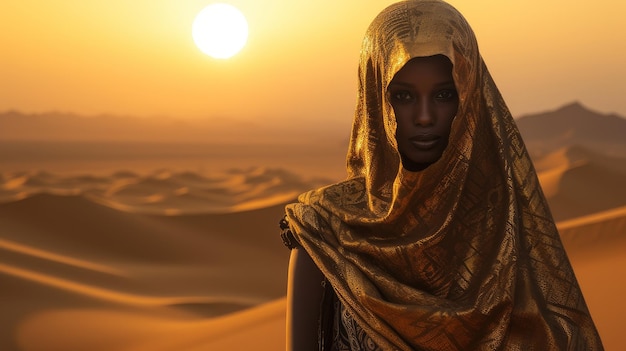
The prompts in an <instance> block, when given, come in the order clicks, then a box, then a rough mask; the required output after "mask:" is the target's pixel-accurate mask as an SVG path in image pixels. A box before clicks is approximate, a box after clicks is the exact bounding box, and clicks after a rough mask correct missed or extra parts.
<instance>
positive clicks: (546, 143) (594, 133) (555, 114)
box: [516, 102, 626, 158]
mask: <svg viewBox="0 0 626 351" xmlns="http://www.w3.org/2000/svg"><path fill="white" fill-rule="evenodd" d="M516 122H517V125H518V127H519V130H520V132H521V133H522V137H523V138H524V142H525V143H526V146H527V147H528V149H529V150H530V152H531V154H532V155H533V156H534V157H540V156H543V155H546V154H548V153H551V152H554V151H556V150H558V149H561V148H563V147H568V146H575V145H578V146H582V147H584V148H586V149H590V150H594V151H596V152H600V153H602V154H605V155H611V156H617V157H624V158H626V119H625V118H623V117H620V116H618V115H615V114H602V113H598V112H594V111H592V110H590V109H588V108H586V107H585V106H583V105H581V104H580V103H578V102H574V103H571V104H569V105H566V106H563V107H561V108H559V109H556V110H554V111H549V112H544V113H538V114H532V115H527V116H523V117H521V118H519V119H518V120H517V121H516Z"/></svg>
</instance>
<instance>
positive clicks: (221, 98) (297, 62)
mask: <svg viewBox="0 0 626 351" xmlns="http://www.w3.org/2000/svg"><path fill="white" fill-rule="evenodd" d="M223 2H228V3H231V4H233V5H235V6H237V7H239V9H240V10H241V11H242V12H244V14H245V15H246V16H247V18H248V22H249V26H250V36H249V39H248V45H247V46H246V47H245V48H244V49H243V51H242V52H240V53H239V54H238V55H236V56H235V57H233V58H231V59H229V60H216V59H212V58H210V57H208V56H205V55H204V54H202V53H201V52H200V51H199V50H198V49H197V48H196V47H195V45H194V43H193V41H192V38H191V23H192V21H193V19H194V16H195V15H196V14H197V13H198V11H200V10H201V9H202V8H203V7H204V6H206V5H208V4H210V3H212V1H209V0H203V1H201V0H189V1H181V0H132V1H128V0H107V1H104V0H102V1H74V0H55V1H48V0H3V1H2V3H1V4H0V32H1V33H2V35H1V36H0V45H1V47H2V53H1V55H0V82H1V84H0V111H4V110H8V109H17V110H20V111H23V112H46V111H50V110H59V111H67V112H75V113H79V114H85V115H95V114H101V113H110V114H117V115H136V116H155V115H168V116H175V117H194V118H195V117H201V118H237V119H246V118H254V119H268V118H276V119H289V120H293V119H295V118H297V119H305V120H306V121H311V120H313V121H322V122H326V121H331V120H332V121H340V123H343V124H349V123H350V122H351V118H352V113H353V108H354V97H355V91H356V64H357V60H358V51H359V46H360V42H361V38H362V35H363V33H364V31H365V29H366V27H367V25H368V24H369V22H370V21H371V19H372V18H373V17H374V16H375V15H376V14H377V13H378V12H379V11H380V10H381V9H382V8H384V7H385V6H386V5H388V4H390V3H392V2H394V1H389V0H388V1H384V0H368V1H363V0H341V1H336V0H315V1H313V0H298V1H293V0H263V1H259V0H232V1H228V0H224V1H223ZM450 2H451V3H452V4H453V5H454V6H456V7H457V8H458V9H459V10H460V11H461V12H462V13H463V14H464V15H465V16H466V18H467V19H468V21H469V22H470V24H471V25H472V27H473V28H474V30H475V32H476V34H477V36H478V40H479V45H480V48H481V51H482V54H483V57H484V58H485V60H486V62H487V66H488V67H489V69H490V71H491V72H492V74H493V76H494V78H495V80H496V83H497V84H498V86H499V87H500V89H501V91H502V93H503V95H504V97H505V100H506V101H507V102H508V104H509V107H510V108H511V110H512V112H513V114H514V115H516V116H519V115H521V114H524V113H531V112H538V111H543V110H546V109H552V108H556V107H559V106H560V105H562V104H564V103H568V102H570V101H573V100H576V99H578V100H580V101H582V102H583V103H584V104H586V105H587V106H588V107H590V108H592V109H596V110H599V111H603V112H617V113H619V114H621V115H623V116H626V99H625V98H624V97H623V94H624V93H625V92H626V67H625V66H624V62H626V45H624V43H626V24H625V22H624V21H623V19H622V16H623V14H624V13H625V12H626V3H624V2H619V1H614V0H596V1H594V2H588V1H584V2H583V1H571V0H550V1H539V0H532V1H527V0H524V1H522V0H507V1H502V0H451V1H450Z"/></svg>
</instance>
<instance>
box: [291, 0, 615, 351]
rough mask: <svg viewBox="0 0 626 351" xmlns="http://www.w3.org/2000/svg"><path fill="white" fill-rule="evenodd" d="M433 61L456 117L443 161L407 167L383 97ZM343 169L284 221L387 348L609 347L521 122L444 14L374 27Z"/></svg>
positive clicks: (465, 35)
mask: <svg viewBox="0 0 626 351" xmlns="http://www.w3.org/2000/svg"><path fill="white" fill-rule="evenodd" d="M432 55H445V56H447V57H448V58H449V59H450V61H451V62H452V63H453V77H454V80H455V85H456V87H457V91H458V95H459V108H458V112H457V116H456V118H455V120H454V122H453V126H452V131H451V134H450V140H449V145H448V147H447V148H446V150H445V152H444V153H443V155H442V157H441V158H440V159H439V160H438V161H437V162H436V163H434V164H432V165H430V166H429V167H428V168H426V169H425V170H423V171H420V172H410V171H407V170H405V169H404V168H403V167H402V165H401V160H400V155H399V153H398V148H397V143H396V140H395V128H396V121H395V117H394V113H393V109H392V107H391V105H390V104H389V102H388V100H387V99H386V88H387V86H388V84H389V82H390V81H391V79H392V78H393V76H394V74H395V73H396V72H398V70H400V69H401V68H402V67H403V65H404V64H406V63H407V62H408V61H409V60H410V59H411V58H414V57H424V56H432ZM347 171H348V178H347V180H345V181H343V182H340V183H337V184H333V185H330V186H327V187H324V188H321V189H317V190H313V191H310V192H307V193H305V194H302V195H301V196H300V197H299V199H298V203H295V204H290V205H288V206H287V208H286V213H287V219H288V222H289V226H290V228H291V231H292V232H293V234H294V237H295V239H296V240H297V241H298V243H299V244H300V245H301V246H302V247H303V248H304V249H305V250H306V251H307V252H308V254H309V255H310V256H311V258H312V259H313V261H314V262H315V264H316V265H317V266H318V267H319V268H320V270H321V271H322V273H323V274H324V275H325V277H326V278H327V279H328V281H329V282H330V283H331V284H332V287H333V288H334V290H335V292H336V294H337V297H338V298H339V300H340V301H341V304H342V305H343V306H344V308H345V310H346V312H347V313H349V314H350V316H352V318H353V319H354V321H355V322H356V323H358V325H360V326H361V327H362V328H363V330H364V331H365V332H366V333H367V335H368V336H369V337H371V339H372V340H373V341H374V342H375V343H376V344H377V345H379V346H380V347H381V348H382V349H384V350H446V351H449V350H602V349H603V348H602V344H601V341H600V338H599V336H598V333H597V331H596V328H595V326H594V324H593V321H592V319H591V317H590V314H589V311H588V309H587V306H586V304H585V301H584V299H583V295H582V294H581V291H580V288H579V286H578V283H577V281H576V278H575V276H574V273H573V270H572V267H571V265H570V262H569V260H568V258H567V255H566V253H565V251H564V249H563V245H562V243H561V241H560V238H559V234H558V232H557V229H556V226H555V224H554V220H553V219H552V216H551V214H550V211H549V208H548V206H547V203H546V200H545V197H544V195H543V193H542V190H541V187H540V185H539V182H538V179H537V175H536V172H535V170H534V168H533V165H532V163H531V160H530V158H529V156H528V153H527V151H526V149H525V146H524V144H523V141H522V139H521V137H520V134H519V132H518V129H517V127H516V125H515V122H514V120H513V118H512V117H511V114H510V113H509V110H508V108H507V107H506V104H505V102H504V101H503V99H502V97H501V95H500V93H499V91H498V89H497V88H496V85H495V84H494V82H493V80H492V77H491V76H490V74H489V72H488V71H487V68H486V66H485V64H484V62H483V59H482V58H481V56H480V53H479V51H478V46H477V43H476V39H475V36H474V34H473V32H472V30H471V28H470V26H469V25H468V23H467V22H466V20H465V19H464V18H463V16H462V15H461V14H459V13H458V12H457V11H456V10H455V9H454V8H453V7H452V6H450V5H448V4H447V3H445V2H442V1H438V0H423V1H404V2H400V3H397V4H394V5H391V6H390V7H388V8H387V9H385V10H384V11H383V12H381V14H379V15H378V16H377V17H376V18H375V19H374V21H373V22H372V24H371V25H370V27H369V28H368V30H367V33H366V36H365V38H364V41H363V44H362V50H361V58H360V63H359V91H358V100H357V107H356V112H355V116H354V124H353V130H352V135H351V140H350V146H349V150H348V155H347Z"/></svg>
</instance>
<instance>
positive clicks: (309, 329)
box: [287, 247, 324, 351]
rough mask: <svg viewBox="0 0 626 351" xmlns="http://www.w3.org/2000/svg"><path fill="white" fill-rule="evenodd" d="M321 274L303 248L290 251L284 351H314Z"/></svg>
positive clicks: (316, 336) (320, 296)
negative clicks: (285, 348) (285, 344)
mask: <svg viewBox="0 0 626 351" xmlns="http://www.w3.org/2000/svg"><path fill="white" fill-rule="evenodd" d="M323 280H324V275H323V274H322V272H320V270H319V269H318V268H317V266H316V265H315V263H313V260H311V257H309V254H308V253H307V252H306V251H305V250H304V249H303V248H302V247H296V248H294V249H292V250H291V257H290V258H289V278H288V283H287V351H317V350H318V349H319V348H318V335H317V333H318V326H319V324H318V323H319V318H320V303H321V301H322V298H323V292H324V288H323V286H322V281H323Z"/></svg>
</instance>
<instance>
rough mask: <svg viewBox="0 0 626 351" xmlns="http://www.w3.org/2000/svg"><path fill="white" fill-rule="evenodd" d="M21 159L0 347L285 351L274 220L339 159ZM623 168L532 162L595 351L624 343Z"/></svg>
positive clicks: (10, 166) (568, 153)
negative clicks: (591, 328)
mask: <svg viewBox="0 0 626 351" xmlns="http://www.w3.org/2000/svg"><path fill="white" fill-rule="evenodd" d="M329 150H330V149H329ZM103 153H104V152H103ZM336 153H337V154H342V153H343V149H342V148H341V147H339V146H338V147H337V150H336ZM328 154H331V152H330V151H329V153H328ZM27 156H28V155H26V156H25V157H24V158H19V157H17V156H16V157H15V159H16V160H18V161H19V162H18V161H15V162H13V163H4V164H3V165H2V167H1V168H0V286H1V287H2V289H1V290H0V301H2V302H1V310H2V313H0V350H3V351H4V350H8V351H12V350H20V351H22V350H23V351H32V350H42V351H43V350H45V351H51V350H64V351H71V350H95V351H97V350H122V351H125V350H128V351H131V350H133V351H138V350H145V351H158V350H162V351H186V350H231V351H234V350H260V351H263V350H282V349H284V338H285V331H284V323H285V300H284V295H285V284H286V272H287V262H288V254H289V253H288V251H287V250H286V249H285V248H284V247H283V246H282V244H281V242H280V239H279V237H278V229H277V222H278V220H279V219H280V218H281V217H282V213H283V206H284V203H286V202H289V201H292V200H293V199H294V197H295V196H296V195H297V194H299V193H300V192H303V191H305V190H307V189H310V188H313V187H317V186H320V185H321V184H326V183H328V182H331V181H337V180H340V179H341V177H342V173H341V169H342V167H343V164H342V161H341V160H340V159H341V157H337V159H338V160H339V161H338V160H337V159H330V158H327V157H319V156H316V157H317V158H316V157H313V156H312V157H311V158H305V159H302V158H297V157H293V158H292V159H291V161H293V162H291V163H290V162H283V163H282V164H281V163H280V162H277V161H276V158H263V157H261V156H263V155H262V154H259V155H257V156H255V157H252V158H248V159H246V158H244V157H241V158H238V159H237V160H238V161H234V159H227V160H224V159H222V160H215V159H212V160H210V162H209V161H207V157H208V156H207V155H204V156H202V155H201V156H202V157H200V156H198V155H194V156H189V155H188V156H187V157H176V156H175V155H173V156H171V157H170V158H165V159H159V158H151V159H150V158H143V159H142V158H140V157H139V158H138V159H137V160H132V159H131V160H129V159H125V160H120V161H119V162H116V161H115V160H116V158H115V156H114V155H109V156H110V157H105V158H103V159H101V160H100V162H99V161H98V160H97V159H96V160H94V159H88V158H80V157H75V156H74V157H66V158H59V157H57V161H59V162H50V163H46V162H44V161H41V160H36V159H32V157H31V159H30V161H29V158H28V157H27ZM172 160H176V162H173V163H172V164H174V165H175V166H171V167H168V166H167V165H169V164H170V163H169V162H170V161H172ZM61 161H62V162H61ZM148 161H149V162H148ZM298 162H299V163H298ZM133 164H134V165H135V166H133ZM164 165H165V166H164ZM258 165H263V167H259V166H258ZM268 165H269V166H268ZM331 165H332V166H331ZM623 165H624V163H623V161H622V160H616V159H607V158H606V157H604V156H601V155H598V154H596V153H593V152H588V151H586V150H579V149H571V148H568V149H563V150H559V151H557V152H555V153H553V154H550V155H547V156H546V158H545V159H543V160H538V162H537V166H538V167H537V168H538V170H540V172H541V173H540V178H541V182H542V184H543V186H544V191H545V193H546V196H547V197H548V199H549V201H550V202H551V206H552V209H553V212H554V213H555V217H556V218H557V219H558V221H559V224H558V225H559V228H560V231H561V235H562V238H563V242H564V244H565V246H566V249H567V251H568V254H569V256H570V259H571V261H572V264H573V266H574V269H575V271H576V274H577V277H578V279H579V282H580V284H581V286H582V289H583V292H584V294H585V297H586V300H587V303H588V305H589V307H590V309H591V312H592V315H593V317H594V319H595V321H596V324H597V326H598V328H599V330H600V333H601V336H602V338H603V341H604V343H605V346H606V349H607V350H619V349H621V346H622V345H623V344H626V338H625V337H624V335H623V333H622V332H621V330H620V329H621V328H620V326H621V319H622V316H624V315H625V314H626V304H624V303H623V302H622V301H621V297H622V296H624V295H626V284H625V283H624V282H623V279H622V277H624V276H625V275H626V196H625V195H624V193H623V189H624V187H623V180H624V179H626V178H625V177H626V173H625V172H624V169H625V168H623Z"/></svg>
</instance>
